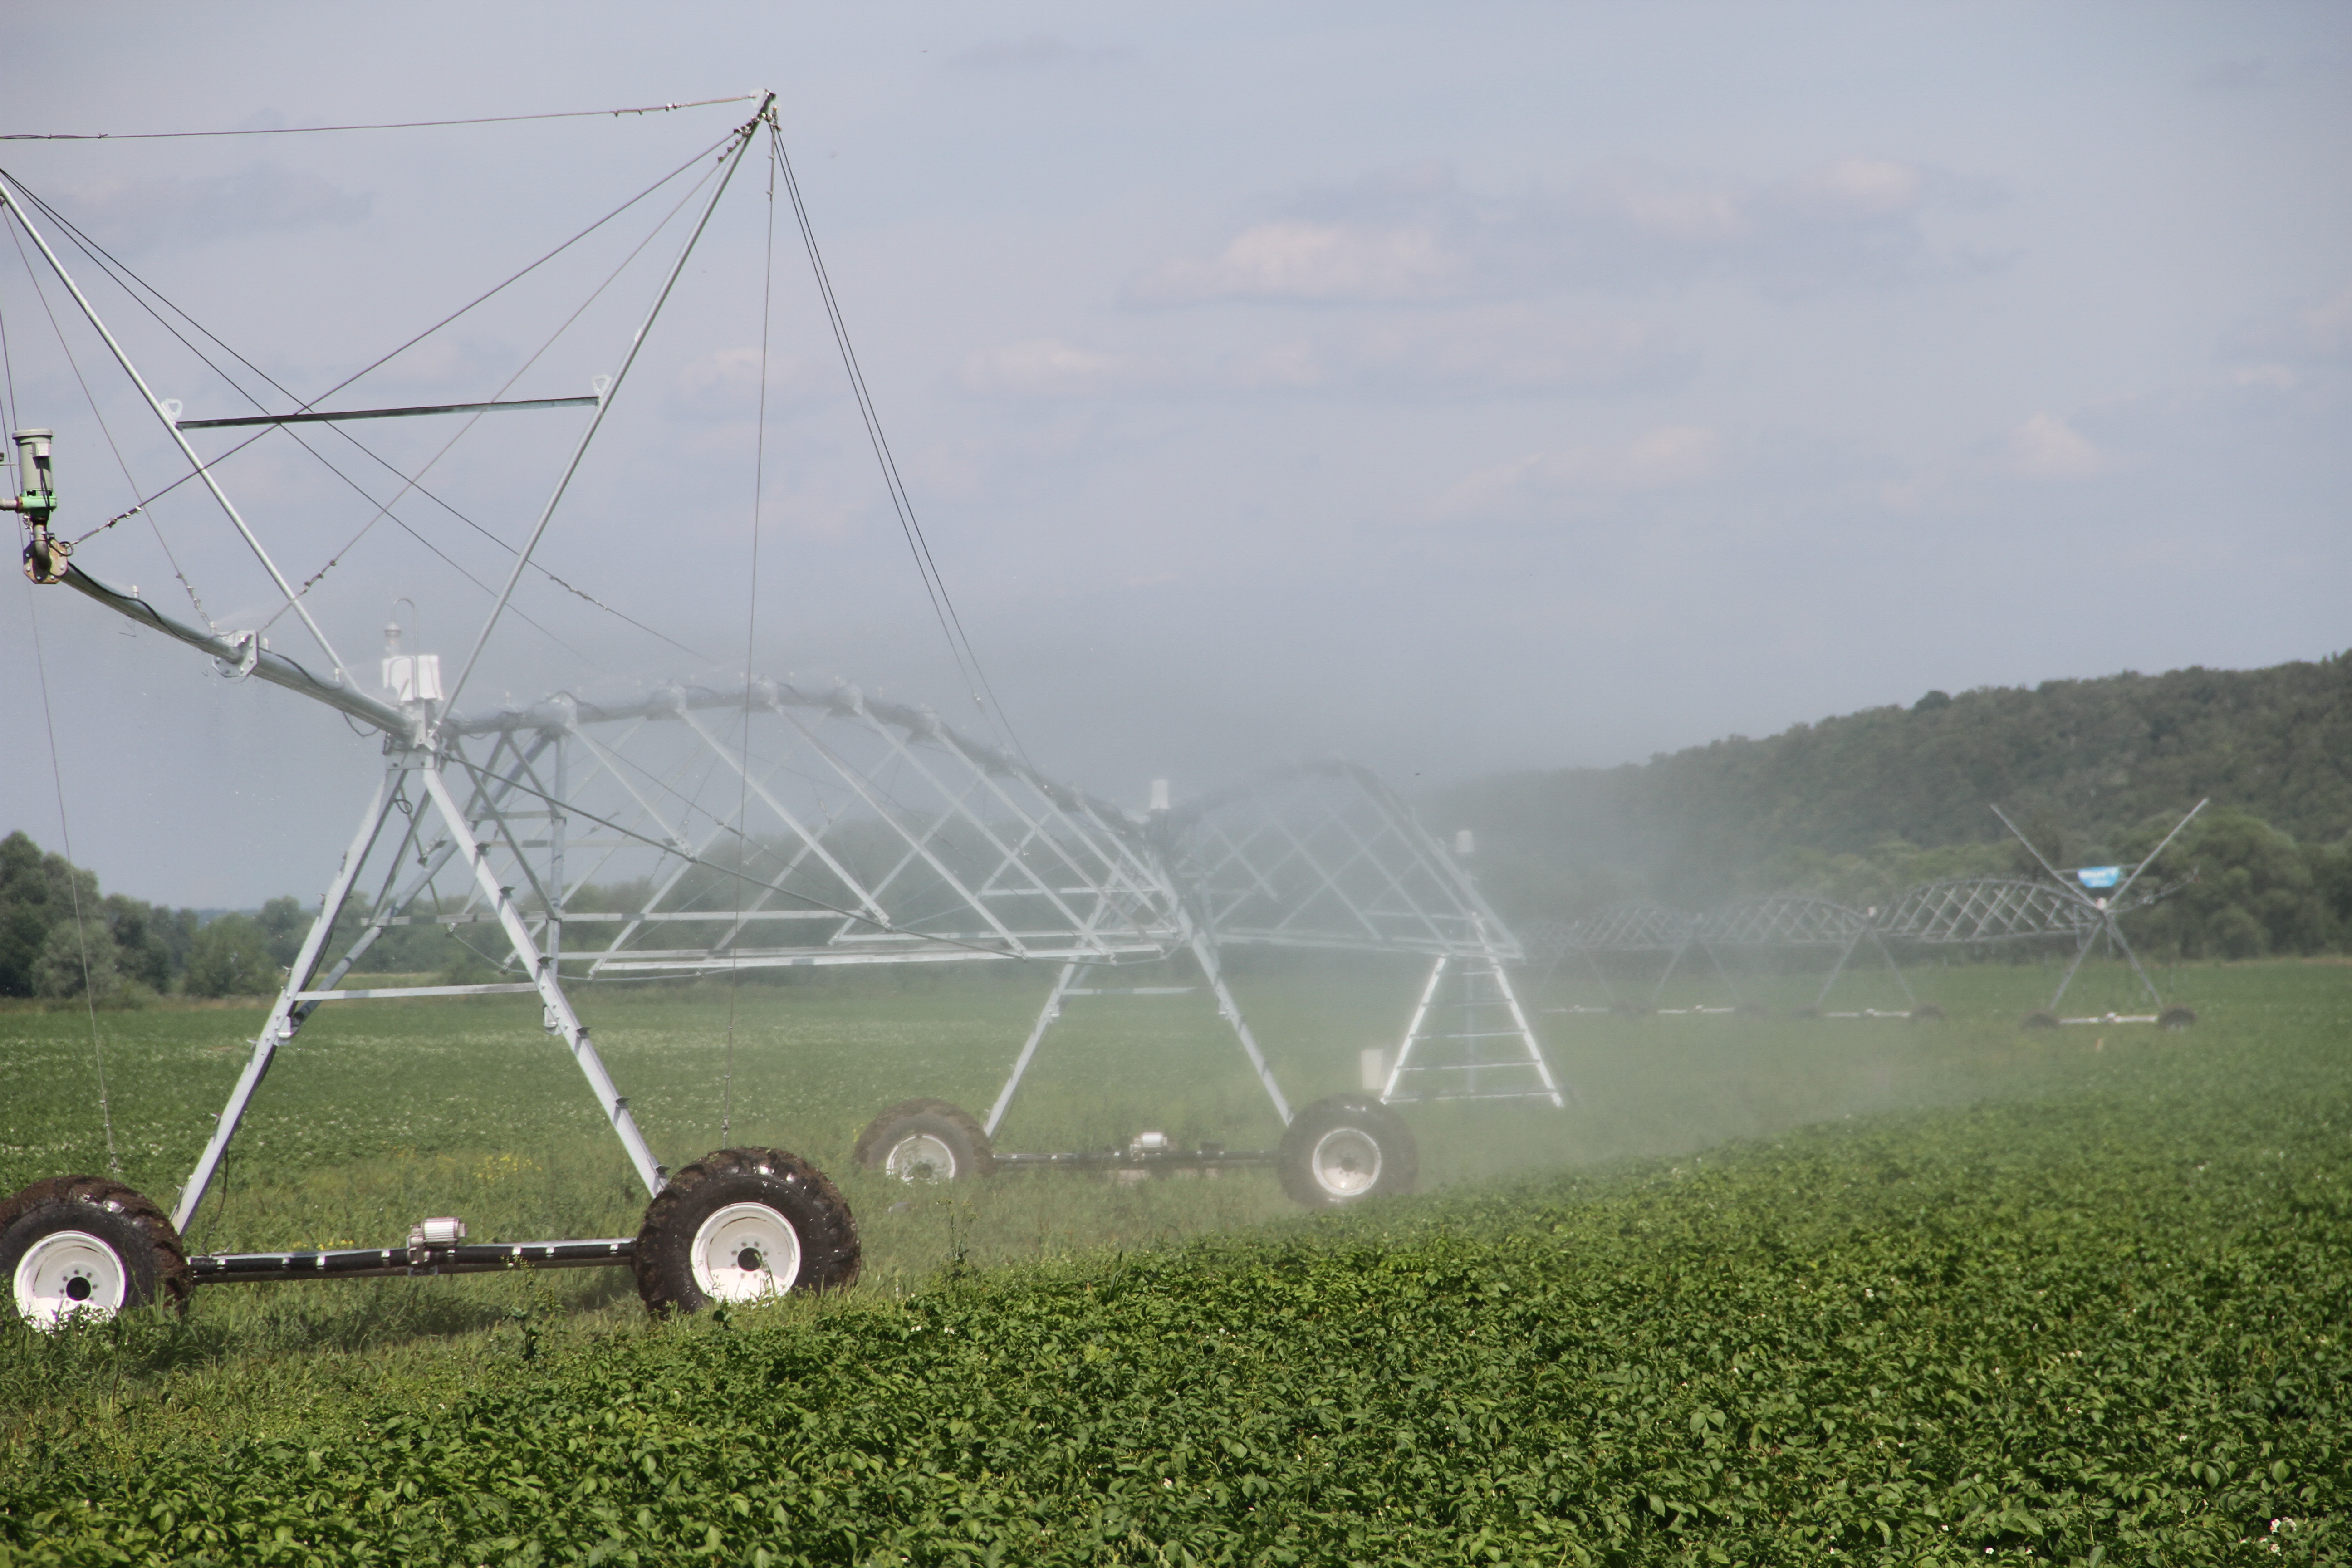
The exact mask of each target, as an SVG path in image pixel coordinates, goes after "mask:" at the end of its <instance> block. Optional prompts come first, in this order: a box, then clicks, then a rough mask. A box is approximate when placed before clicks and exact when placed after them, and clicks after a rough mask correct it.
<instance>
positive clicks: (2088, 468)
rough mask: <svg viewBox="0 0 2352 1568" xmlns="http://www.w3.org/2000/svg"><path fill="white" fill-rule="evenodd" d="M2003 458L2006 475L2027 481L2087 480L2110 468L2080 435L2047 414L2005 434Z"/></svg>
mask: <svg viewBox="0 0 2352 1568" xmlns="http://www.w3.org/2000/svg"><path fill="white" fill-rule="evenodd" d="M2006 456H2007V458H2008V467H2009V469H2010V471H2011V472H2012V473H2015V474H2019V475H2021V476H2022V477H2024V478H2026V479H2093V478H2095V477H2096V476H2098V475H2100V474H2103V473H2105V472H2106V471H2107V469H2108V468H2111V467H2112V466H2113V459H2112V458H2109V457H2108V456H2107V455H2106V454H2105V452H2102V451H2100V450H2099V448H2098V447H2095V446H2093V445H2092V444H2091V442H2090V440H2089V439H2088V438H2087V437H2084V435H2083V433H2082V432H2081V431H2079V430H2077V429H2075V428H2074V426H2072V425H2069V424H2067V423H2066V421H2064V420H2063V419H2060V418H2058V417H2057V416H2054V415H2051V414H2047V413H2042V414H2036V415H2035V416H2033V417H2032V418H2031V419H2029V420H2027V421H2026V422H2025V423H2024V424H2022V425H2021V426H2018V427H2017V428H2016V429H2014V430H2012V431H2011V432H2010V433H2009V439H2008V442H2007V449H2006Z"/></svg>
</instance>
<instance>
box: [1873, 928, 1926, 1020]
mask: <svg viewBox="0 0 2352 1568" xmlns="http://www.w3.org/2000/svg"><path fill="white" fill-rule="evenodd" d="M1870 940H1871V941H1872V942H1875V943H1877V944H1878V956H1879V957H1881V958H1883V959H1885V960H1886V967H1887V968H1889V969H1891V970H1893V971H1895V984H1897V985H1900V986H1901V987H1903V1000H1905V1001H1906V1002H1908V1003H1910V1004H1911V1005H1912V1006H1913V1007H1915V1008H1916V1007H1917V1006H1918V1005H1919V994H1918V993H1917V992H1916V991H1914V990H1912V989H1911V982H1910V980H1909V979H1908V978H1906V976H1905V974H1904V973H1903V966H1902V965H1901V964H1900V963H1895V950H1894V949H1893V948H1891V947H1889V946H1887V945H1886V939H1885V937H1883V936H1880V935H1879V934H1878V933H1877V932H1876V931H1872V932H1871V933H1870Z"/></svg>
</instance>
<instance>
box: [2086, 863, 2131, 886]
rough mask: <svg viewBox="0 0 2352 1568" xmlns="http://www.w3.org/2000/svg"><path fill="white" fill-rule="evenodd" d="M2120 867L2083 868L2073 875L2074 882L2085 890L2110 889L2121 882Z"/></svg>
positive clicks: (2121, 873)
mask: <svg viewBox="0 0 2352 1568" xmlns="http://www.w3.org/2000/svg"><path fill="white" fill-rule="evenodd" d="M2123 877H2124V868H2122V867H2121V866H2085V867H2084V868H2082V869H2081V870H2079V871H2077V872H2075V873H2074V880H2076V881H2078V882H2080V883H2082V884H2083V886H2084V887H2086V888H2112V887H2114V886H2115V885H2116V883H2117V882H2120V881H2122V880H2123Z"/></svg>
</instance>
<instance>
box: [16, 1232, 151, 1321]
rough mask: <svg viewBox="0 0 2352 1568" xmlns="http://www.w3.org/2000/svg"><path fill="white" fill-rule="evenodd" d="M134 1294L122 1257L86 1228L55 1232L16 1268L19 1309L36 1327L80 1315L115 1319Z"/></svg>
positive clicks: (17, 1309)
mask: <svg viewBox="0 0 2352 1568" xmlns="http://www.w3.org/2000/svg"><path fill="white" fill-rule="evenodd" d="M130 1294H131V1277H130V1273H129V1271H128V1270H127V1269H125V1268H123V1267H122V1258H121V1255H120V1254H118V1253H117V1252H116V1251H115V1250H114V1248H113V1247H109V1246H108V1245H107V1244H106V1243H105V1242H103V1241H100V1239H99V1238H98V1237H94V1236H92V1235H90V1234H89V1232H88V1231H86V1230H60V1231H53V1232H51V1233H50V1234H49V1235H47V1236H45V1237H41V1239H40V1240H38V1241H37V1242H35V1243H33V1245H32V1247H31V1248H30V1249H29V1250H27V1251H26V1254H25V1256H24V1258H21V1259H20V1260H19V1261H18V1262H17V1264H16V1311H17V1313H18V1315H19V1316H21V1317H22V1318H23V1319H24V1320H25V1321H26V1322H28V1323H30V1324H32V1325H33V1326H34V1327H35V1328H37V1329H54V1328H57V1327H58V1325H59V1324H61V1323H63V1322H64V1321H66V1320H67V1319H68V1318H70V1317H74V1316H77V1315H80V1316H87V1317H90V1318H96V1319H100V1320H103V1319H107V1318H110V1317H112V1316H114V1314H115V1313H117V1312H119V1311H121V1310H122V1306H123V1303H124V1301H125V1300H128V1299H129V1297H130Z"/></svg>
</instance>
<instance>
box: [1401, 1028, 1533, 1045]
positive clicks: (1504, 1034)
mask: <svg viewBox="0 0 2352 1568" xmlns="http://www.w3.org/2000/svg"><path fill="white" fill-rule="evenodd" d="M1526 1038H1527V1037H1526V1036H1525V1035H1523V1034H1521V1033H1519V1031H1518V1030H1517V1029H1474V1030H1471V1031H1470V1032H1469V1033H1467V1034H1461V1035H1415V1036H1414V1037H1413V1039H1414V1040H1415V1041H1416V1042H1419V1041H1422V1040H1524V1039H1526Z"/></svg>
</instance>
